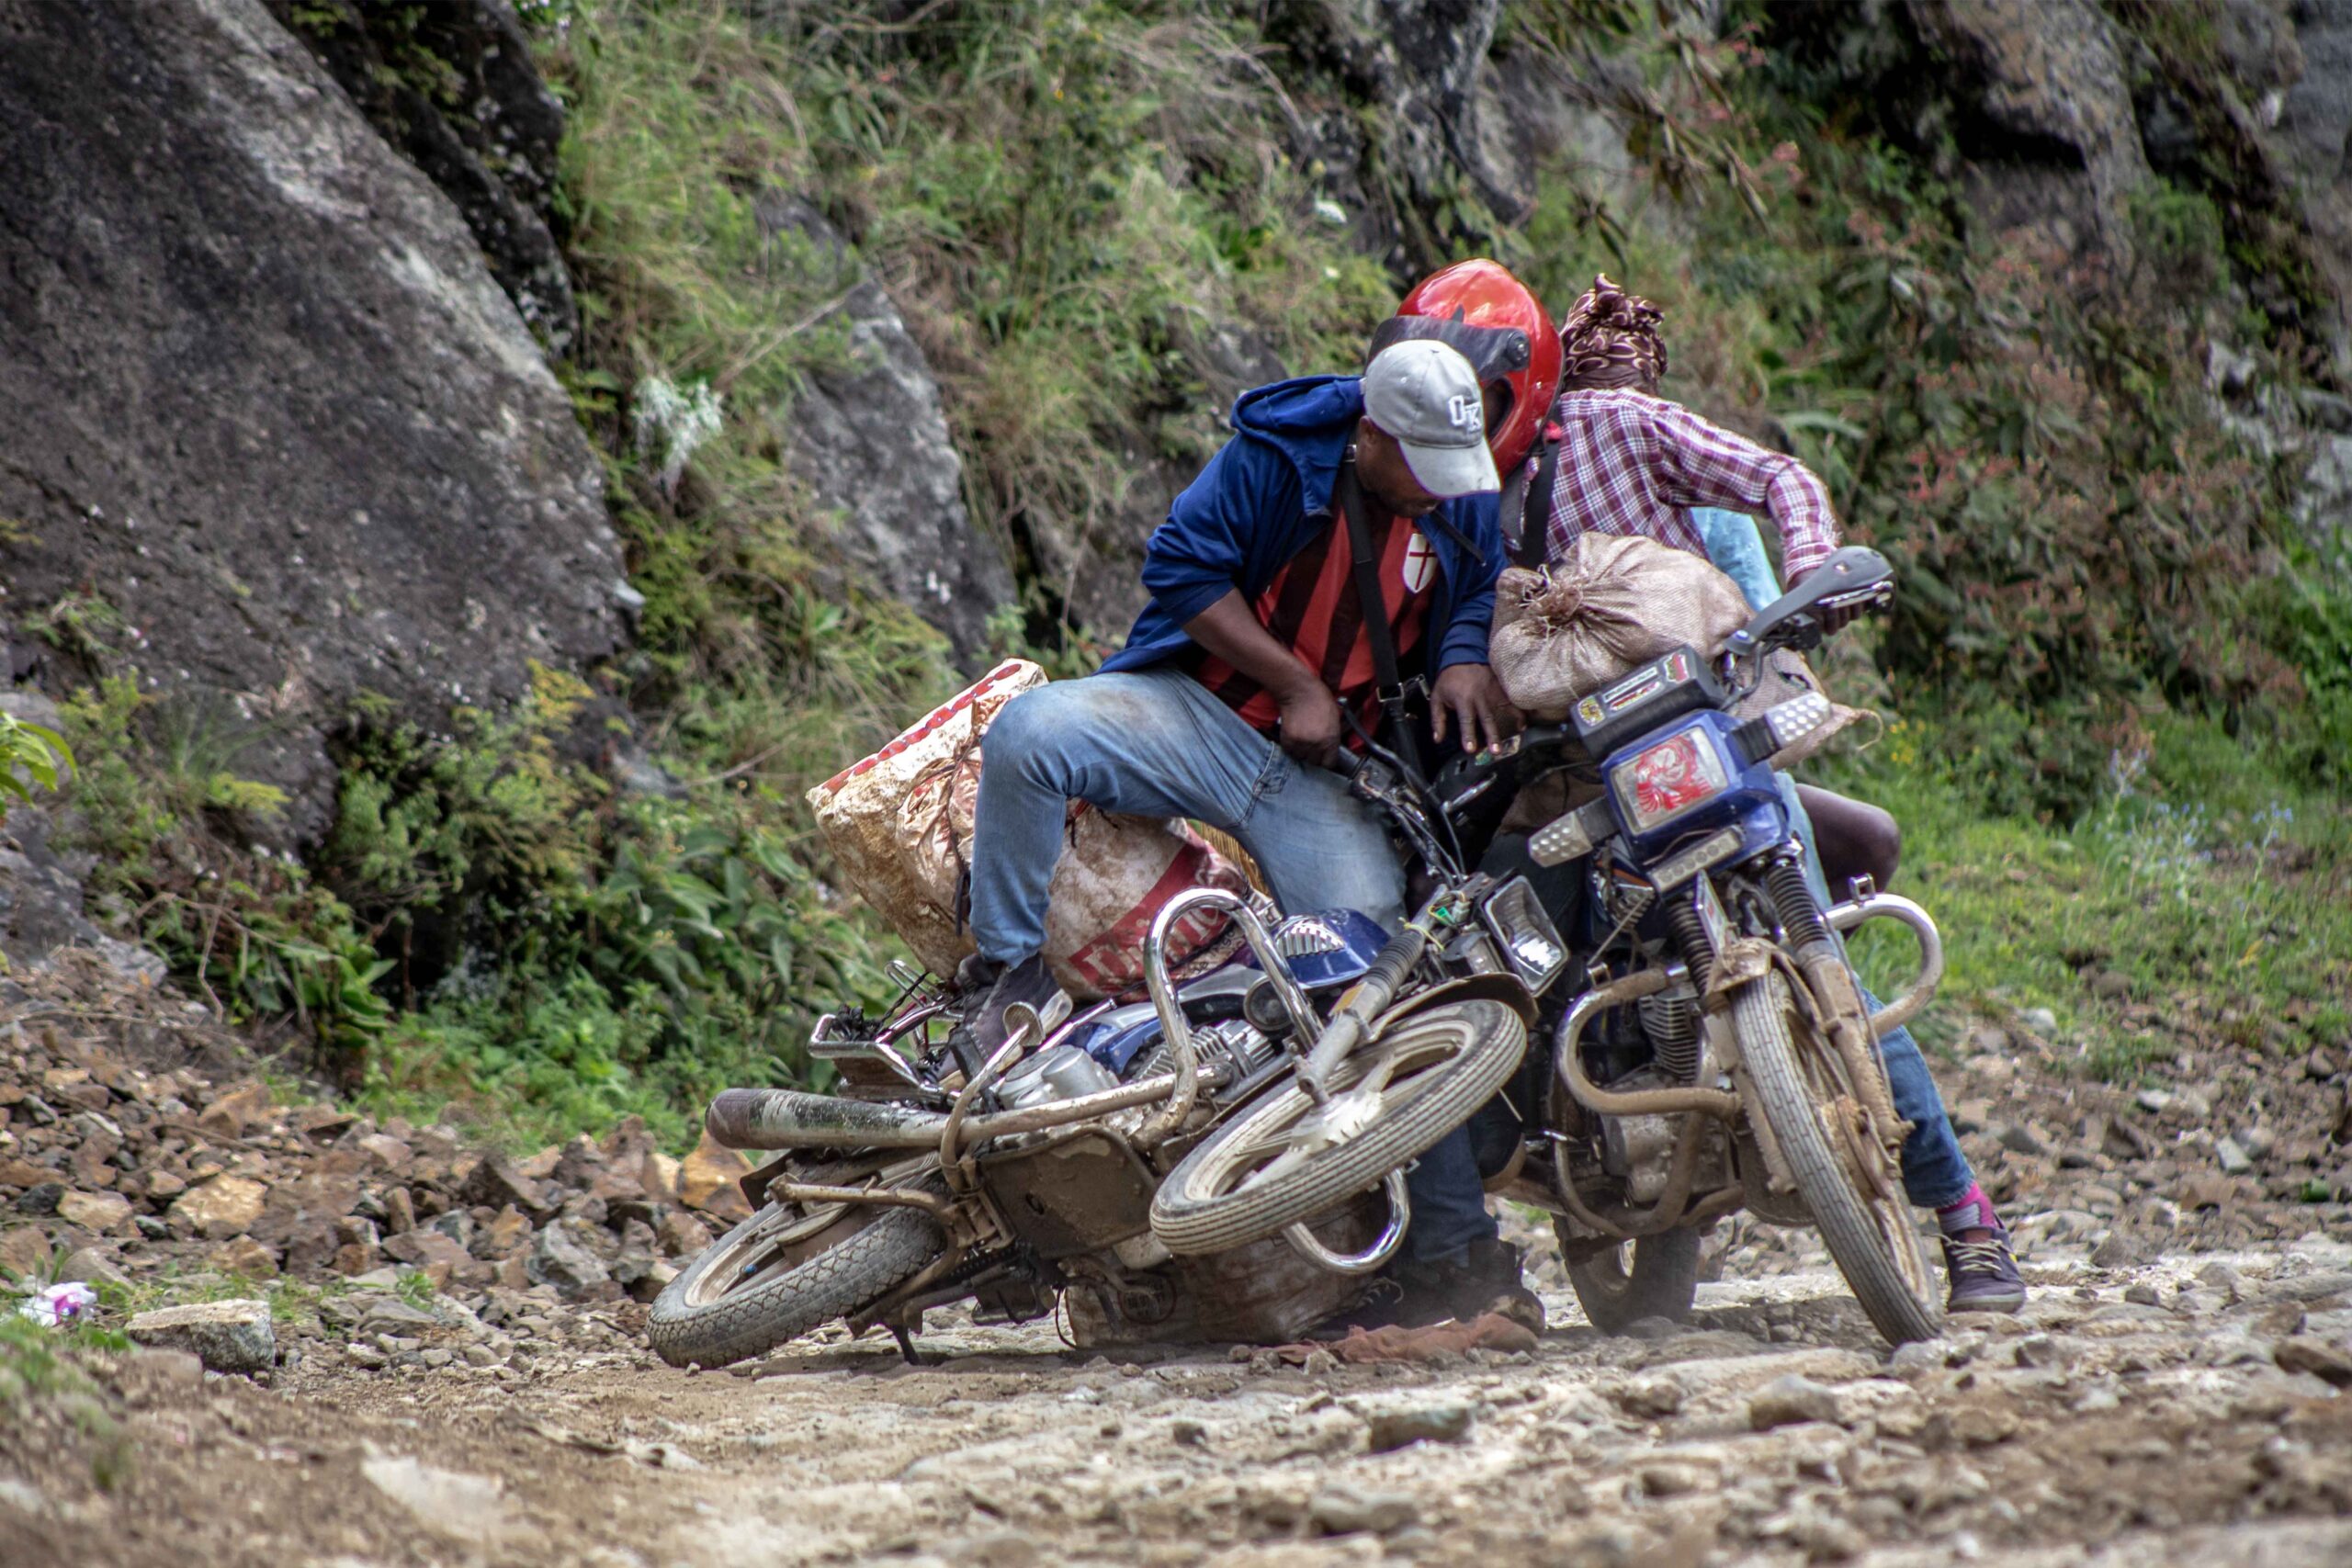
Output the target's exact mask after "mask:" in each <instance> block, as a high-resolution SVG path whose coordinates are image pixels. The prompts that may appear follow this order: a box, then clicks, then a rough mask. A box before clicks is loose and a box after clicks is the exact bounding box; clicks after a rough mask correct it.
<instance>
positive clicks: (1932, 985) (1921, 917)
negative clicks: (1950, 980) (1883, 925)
mask: <svg viewBox="0 0 2352 1568" xmlns="http://www.w3.org/2000/svg"><path fill="white" fill-rule="evenodd" d="M1853 894H1854V897H1853V898H1852V899H1851V900H1850V901H1849V902H1847V903H1844V904H1834V905H1832V906H1830V908H1829V909H1828V910H1827V912H1826V919H1827V920H1828V921H1829V923H1830V925H1831V926H1832V927H1834V928H1835V929H1836V930H1837V931H1838V933H1839V934H1840V935H1843V934H1844V933H1845V932H1847V931H1852V930H1853V929H1854V928H1855V927H1856V926H1859V925H1860V924H1861V923H1862V922H1863V921H1864V920H1871V919H1888V920H1894V921H1895V922H1897V923H1898V924H1901V925H1906V926H1909V927H1910V928H1911V930H1912V931H1913V933H1914V934H1915V935H1917V937H1918V939H1919V976H1918V978H1917V979H1916V980H1914V981H1912V982H1911V987H1910V989H1908V990H1906V991H1905V992H1904V993H1903V994H1902V995H1901V996H1899V997H1897V998H1894V1000H1893V1001H1891V1002H1889V1003H1887V1004H1886V1005H1885V1006H1883V1007H1882V1008H1880V1009H1879V1010H1878V1011H1876V1012H1874V1013H1872V1014H1871V1035H1872V1036H1873V1037H1875V1038H1878V1039H1884V1038H1885V1036H1886V1034H1887V1032H1889V1031H1891V1030H1895V1029H1900V1028H1901V1027H1902V1026H1903V1025H1905V1024H1906V1023H1908V1022H1910V1021H1912V1020H1913V1019H1915V1018H1917V1017H1918V1016H1919V1014H1920V1012H1921V1011H1922V1010H1924V1009H1925V1008H1926V1007H1927V1005H1928V1003H1929V1002H1930V1001H1932V1000H1934V999H1935V995H1936V987H1939V986H1940V985H1942V984H1943V979H1944V939H1943V934H1942V933H1941V932H1940V931H1937V930H1936V922H1935V920H1934V919H1931V918H1930V917H1929V916H1928V911H1927V910H1925V909H1923V908H1920V907H1919V906H1918V905H1917V904H1915V903H1913V902H1912V901H1911V900H1910V899H1908V898H1905V897H1901V896H1900V895H1898V894H1894V893H1881V892H1879V891H1878V890H1877V889H1876V888H1874V887H1872V886H1871V883H1870V879H1869V878H1868V877H1863V876H1858V877H1856V878H1855V879H1854V886H1853Z"/></svg>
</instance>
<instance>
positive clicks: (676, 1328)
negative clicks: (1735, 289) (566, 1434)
mask: <svg viewBox="0 0 2352 1568" xmlns="http://www.w3.org/2000/svg"><path fill="white" fill-rule="evenodd" d="M854 1209H855V1210H857V1211H859V1212H855V1213H853V1212H852V1211H853V1210H854ZM861 1221H863V1222H864V1223H863V1224H860V1223H859V1222H861ZM946 1245H947V1243H946V1238H945V1237H944V1235H941V1233H940V1229H939V1225H938V1223H937V1222H936V1221H934V1220H933V1218H932V1217H931V1216H930V1215H929V1214H926V1213H923V1212H922V1210H920V1209H898V1208H879V1207H874V1206H871V1205H852V1204H846V1203H837V1204H829V1205H827V1206H825V1207H823V1208H821V1209H817V1210H813V1211H804V1210H802V1209H801V1208H800V1206H799V1205H797V1204H788V1203H770V1204H768V1205H767V1206H766V1207H764V1208H763V1209H762V1210H760V1212H759V1213H756V1214H753V1215H752V1217H751V1218H750V1219H748V1220H745V1221H744V1222H743V1223H742V1224H739V1225H737V1226H736V1227H735V1228H734V1229H733V1230H730V1231H729V1232H728V1233H727V1234H726V1235H723V1236H720V1237H719V1238H718V1240H717V1241H715V1242H713V1243H711V1244H710V1246H709V1247H706V1248H704V1249H703V1253H702V1256H701V1257H699V1258H695V1260H694V1262H692V1263H691V1264H689V1265H687V1267H686V1271H685V1272H684V1273H683V1274H681V1275H679V1276H678V1277H677V1278H676V1279H674V1280H671V1281H670V1284H669V1287H668V1288H667V1289H666V1290H664V1291H663V1292H662V1294H661V1295H660V1296H659V1297H657V1298H656V1299H655V1300H654V1303H653V1310H652V1312H651V1314H650V1315H649V1316H648V1317H647V1319H646V1324H645V1336H646V1338H647V1339H648V1340H650V1342H651V1343H652V1346H653V1349H654V1353H655V1354H656V1355H659V1356H660V1357H661V1358H662V1359H663V1360H665V1361H667V1362H669V1363H670V1364H671V1365H672V1366H673V1367H684V1366H698V1367H724V1366H728V1365H730V1364H731V1363H733V1362H736V1361H741V1360H748V1359H751V1358H752V1357H753V1356H757V1355H761V1354H763V1353H764V1352H766V1351H768V1350H772V1349H774V1348H775V1347H776V1346H778V1345H781V1344H783V1343H784V1342H785V1341H786V1340H787V1339H797V1338H798V1337H800V1336H801V1335H803V1334H806V1333H808V1332H809V1330H810V1329H812V1328H815V1327H817V1326H819V1325H821V1324H826V1323H830V1322H831V1321H832V1320H833V1319H834V1318H837V1317H847V1316H848V1315H850V1314H852V1313H854V1312H858V1311H860V1310H862V1309H863V1308H865V1307H868V1306H871V1305H873V1304H874V1303H876V1302H878V1301H880V1300H881V1299H882V1298H883V1297H884V1296H886V1295H888V1293H889V1292H891V1291H893V1290H895V1289H897V1288H898V1287H899V1286H900V1285H902V1284H904V1283H906V1282H907V1281H908V1280H910V1279H912V1278H914V1276H915V1274H916V1273H917V1272H918V1271H919V1270H921V1269H922V1268H923V1266H924V1265H926V1264H928V1263H930V1262H931V1261H932V1260H933V1258H937V1257H938V1256H939V1255H940V1253H941V1252H942V1251H944V1249H945V1247H946ZM747 1268H748V1269H751V1270H752V1272H749V1273H746V1272H745V1269H747Z"/></svg>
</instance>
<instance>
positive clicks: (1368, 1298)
mask: <svg viewBox="0 0 2352 1568" xmlns="http://www.w3.org/2000/svg"><path fill="white" fill-rule="evenodd" d="M1520 1264H1521V1260H1520V1251H1519V1248H1518V1247H1513V1246H1512V1245H1511V1244H1510V1243H1509V1242H1507V1241H1474V1242H1472V1243H1471V1244H1470V1246H1469V1247H1467V1248H1466V1249H1465V1250H1464V1252H1463V1253H1461V1254H1458V1255H1456V1256H1454V1257H1453V1258H1418V1259H1413V1260H1409V1261H1407V1262H1403V1263H1397V1264H1392V1265H1391V1266H1390V1267H1389V1269H1387V1271H1386V1272H1385V1273H1384V1274H1382V1275H1381V1276H1380V1277H1379V1278H1378V1279H1376V1280H1373V1281H1372V1284H1371V1286H1370V1287H1369V1290H1368V1292H1367V1293H1366V1295H1365V1297H1364V1299H1363V1302H1362V1303H1359V1304H1358V1305H1357V1306H1356V1308H1355V1310H1353V1311H1352V1312H1350V1313H1348V1314H1345V1315H1343V1316H1340V1317H1338V1318H1335V1319H1333V1320H1332V1321H1330V1322H1329V1323H1327V1324H1325V1325H1323V1326H1322V1327H1321V1328H1318V1329H1317V1330H1316V1334H1315V1337H1317V1338H1331V1339H1338V1338H1342V1337H1345V1336H1346V1334H1347V1332H1348V1331H1349V1330H1350V1329H1351V1328H1367V1329H1369V1328H1386V1327H1390V1326H1392V1325H1393V1326H1397V1327H1402V1328H1423V1327H1427V1326H1428V1325H1430V1324H1432V1323H1443V1322H1445V1321H1446V1320H1447V1319H1449V1318H1452V1319H1454V1320H1456V1321H1459V1322H1462V1323H1467V1322H1469V1321H1470V1320H1471V1319H1472V1318H1475V1317H1478V1316H1481V1315H1483V1314H1487V1313H1490V1312H1491V1313H1498V1314H1501V1315H1502V1316H1504V1317H1507V1318H1510V1320H1511V1321H1512V1322H1513V1323H1517V1324H1520V1325H1523V1326H1524V1327H1526V1328H1527V1329H1529V1330H1530V1331H1532V1332H1533V1333H1536V1334H1541V1333H1543V1332H1544V1303H1542V1302H1541V1301H1539V1300H1537V1299H1536V1295H1535V1292H1532V1291H1531V1290H1529V1289H1528V1288H1527V1286H1526V1285H1525V1283H1524V1282H1522V1280H1521V1278H1520Z"/></svg>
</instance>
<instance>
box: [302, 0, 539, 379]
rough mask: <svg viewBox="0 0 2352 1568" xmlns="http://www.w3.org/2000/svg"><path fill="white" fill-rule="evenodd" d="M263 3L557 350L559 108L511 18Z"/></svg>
mask: <svg viewBox="0 0 2352 1568" xmlns="http://www.w3.org/2000/svg"><path fill="white" fill-rule="evenodd" d="M267 4H268V6H269V8H270V10H271V12H272V13H273V14H274V15H276V17H277V19H278V20H279V21H280V22H283V23H285V24H286V25H287V27H288V29H289V30H291V31H292V32H293V33H294V34H295V36H296V37H298V38H300V39H301V40H302V41H303V42H304V43H306V44H308V45H309V46H310V48H311V52H312V53H313V54H315V55H317V56H318V57H319V62H320V63H321V64H322V65H324V66H325V67H326V68H327V70H328V72H329V73H331V74H332V75H333V76H334V79H335V82H336V85H339V86H341V87H342V88H343V90H344V92H345V93H346V94H348V95H349V96H350V98H351V101H352V102H353V103H354V104H355V105H356V106H357V107H358V108H359V110H360V112H361V113H363V114H365V115H366V116H367V117H368V123H369V124H371V125H373V126H374V127H375V128H376V129H377V130H378V131H379V132H381V133H382V135H383V138H384V140H385V141H389V142H390V143H391V144H392V145H393V146H394V147H397V148H399V149H400V150H401V152H403V153H405V154H407V156H408V160H409V162H410V163H412V164H415V165H416V166H417V168H418V169H419V170H420V171H422V172H423V173H424V175H425V176H426V177H427V178H429V179H431V180H432V181H433V183H434V184H435V185H436V186H440V187H441V190H442V194H444V195H445V196H447V197H448V198H449V199H450V201H451V202H453V203H455V204H456V206H457V209H458V212H459V214H460V215H462V216H463V217H464V219H465V220H466V227H467V228H468V229H469V230H471V231H473V236H474V241H475V243H477V244H479V245H481V253H482V259H483V261H484V262H485V263H487V264H488V265H489V267H490V272H491V276H493V277H495V278H496V279H497V280H498V286H499V287H500V288H503V289H504V290H505V291H506V297H507V298H508V299H512V300H513V301H514V302H515V310H516V311H517V312H518V313H520V314H521V316H522V318H523V320H524V321H526V323H528V325H529V326H530V328H531V330H532V332H533V333H537V336H538V337H539V339H540V341H541V342H543V343H545V344H547V345H548V351H549V352H550V353H554V354H562V353H563V352H565V351H566V350H567V349H569V348H570V347H571V343H572V340H573V338H574V337H576V336H577V335H578V333H579V330H580V312H579V308H578V307H577V306H576V305H575V304H574V303H573V301H572V297H571V275H570V274H569V273H567V272H566V271H565V270H564V265H563V251H562V247H561V246H560V245H559V244H558V243H557V242H556V237H555V232H554V228H553V223H552V219H553V211H552V207H553V197H554V194H555V175H556V152H557V148H558V146H559V144H560V143H561V141H563V105H562V103H561V102H560V101H559V100H558V99H557V97H556V96H555V95H554V94H553V93H552V92H550V91H549V90H548V85H547V83H546V82H544V81H542V80H541V79H540V77H539V73H538V70H537V67H536V66H534V65H533V63H532V62H531V40H530V39H528V38H526V36H525V35H524V32H523V28H522V24H521V23H520V22H519V21H518V20H517V19H516V17H515V11H514V7H513V6H509V5H508V4H507V3H506V0H454V3H445V4H441V5H435V6H423V7H418V8H414V9H405V10H404V9H401V8H398V7H390V6H368V5H362V4H360V3H359V0H267ZM419 57H423V58H424V59H428V60H430V61H431V62H432V66H433V69H434V71H435V73H436V75H437V78H438V80H437V81H435V83H434V84H433V89H434V90H433V92H432V93H431V94H430V95H428V94H427V93H425V92H424V91H422V90H420V88H419V86H418V85H417V82H416V73H415V72H414V71H413V69H412V70H408V71H403V70H401V69H400V67H401V65H403V64H408V63H410V62H414V61H416V60H417V59H418V58H419Z"/></svg>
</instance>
